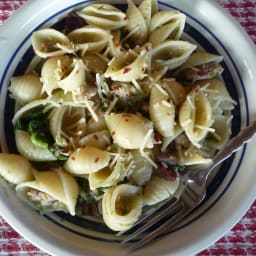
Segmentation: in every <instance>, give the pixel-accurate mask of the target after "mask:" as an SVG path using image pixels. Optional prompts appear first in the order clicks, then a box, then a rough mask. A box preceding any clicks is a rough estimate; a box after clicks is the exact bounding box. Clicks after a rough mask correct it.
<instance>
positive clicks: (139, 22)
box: [125, 0, 148, 45]
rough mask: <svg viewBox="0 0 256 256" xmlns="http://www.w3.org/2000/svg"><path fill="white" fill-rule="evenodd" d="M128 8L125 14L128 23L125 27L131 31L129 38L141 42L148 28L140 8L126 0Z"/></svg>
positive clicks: (144, 39) (145, 36)
mask: <svg viewBox="0 0 256 256" xmlns="http://www.w3.org/2000/svg"><path fill="white" fill-rule="evenodd" d="M127 4H128V8H127V10H126V14H127V16H128V23H127V25H126V26H125V29H126V30H127V31H128V32H130V33H131V39H132V40H133V41H134V42H136V44H139V45H141V44H143V43H144V42H145V41H146V39H147V36H148V28H147V24H146V21H145V18H144V17H143V15H142V13H141V11H140V9H139V8H138V7H137V6H136V5H135V4H134V3H133V2H132V0H127Z"/></svg>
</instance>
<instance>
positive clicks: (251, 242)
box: [0, 0, 256, 256]
mask: <svg viewBox="0 0 256 256" xmlns="http://www.w3.org/2000/svg"><path fill="white" fill-rule="evenodd" d="M216 1H217V2H218V3H219V4H220V5H222V6H223V7H224V8H226V9H227V10H228V11H229V12H230V13H231V14H232V15H233V17H235V18H236V19H237V20H238V21H239V22H240V24H241V25H242V26H243V27H244V29H245V30H246V31H247V33H248V34H249V35H250V36H251V38H252V40H253V41H254V43H255V44H256V0H216ZM25 2H26V0H17V1H16V0H14V1H8V0H0V25H2V24H3V23H4V21H5V20H6V19H7V18H8V17H9V16H10V15H11V14H12V13H13V11H14V10H16V9H18V8H19V7H20V6H21V5H22V4H23V3H25ZM0 255H1V256H3V255H13V256H16V255H31V256H32V255H33V256H34V255H36V256H40V255H42V256H43V255H44V256H45V255H47V254H46V253H44V252H43V251H41V250H40V249H38V248H37V247H36V246H34V245H32V244H31V243H30V242H28V241H27V240H25V239H24V238H23V237H22V236H20V235H19V234H18V233H17V232H16V231H14V230H13V229H12V228H11V227H10V225H9V224H7V223H6V221H5V220H4V219H3V218H2V217H1V216H0ZM204 255H251V256H256V201H255V202H254V203H253V204H252V206H251V208H250V209H249V210H248V212H247V213H246V214H245V215H244V217H243V218H242V219H241V220H240V222H239V223H238V224H236V225H235V226H234V227H233V228H232V229H231V230H230V231H229V232H228V233H227V234H226V235H225V236H223V237H222V238H221V239H219V240H218V241H217V242H216V243H215V244H213V245H212V246H210V247H209V248H207V249H205V250H204V251H202V252H200V253H199V254H198V256H204Z"/></svg>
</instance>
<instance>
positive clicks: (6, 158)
mask: <svg viewBox="0 0 256 256" xmlns="http://www.w3.org/2000/svg"><path fill="white" fill-rule="evenodd" d="M0 175H1V176H2V177H3V178H4V179H5V180H7V181H8V182H10V183H12V184H15V185H16V184H20V183H22V182H26V181H30V180H32V179H33V175H32V165H31V164H30V162H29V161H28V160H27V159H26V158H24V157H23V156H20V155H15V154H7V153H0Z"/></svg>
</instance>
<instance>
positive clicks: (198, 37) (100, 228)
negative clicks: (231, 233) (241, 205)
mask: <svg viewBox="0 0 256 256" xmlns="http://www.w3.org/2000/svg"><path fill="white" fill-rule="evenodd" d="M89 2H91V1H81V2H79V3H77V4H75V5H72V6H70V7H67V8H65V9H63V10H60V11H59V12H57V13H55V14H54V15H52V16H50V17H49V18H48V19H46V20H45V21H43V22H42V23H40V24H39V25H38V26H37V27H35V30H37V29H38V28H40V27H41V26H43V25H45V24H46V23H48V22H50V21H51V20H52V19H54V18H56V17H57V16H59V15H62V14H63V13H64V12H67V11H69V10H71V9H73V8H76V7H78V6H80V5H82V4H86V3H89ZM159 4H160V5H162V6H165V7H168V8H171V9H177V8H175V7H174V6H172V5H169V4H167V3H163V2H159ZM181 11H182V10H181ZM185 14H186V15H187V17H189V18H190V19H191V20H193V21H194V22H195V23H196V24H197V25H198V26H199V27H200V31H206V32H208V33H209V34H210V35H211V37H212V38H214V39H215V40H216V42H217V43H218V45H219V46H220V47H221V48H222V50H223V51H224V52H225V53H226V55H227V56H228V58H229V60H230V61H231V63H232V65H233V69H234V70H235V72H236V73H237V75H238V77H239V82H240V85H241V87H242V91H243V97H244V99H245V105H246V106H245V109H246V113H243V114H245V115H246V123H247V124H248V122H249V114H248V113H249V111H248V100H247V96H246V91H245V86H244V84H243V82H242V79H241V74H240V73H239V70H238V68H237V66H236V65H235V63H234V61H233V59H232V57H231V54H230V53H229V52H228V51H227V49H226V48H225V46H224V45H223V43H222V42H221V41H220V40H219V39H218V38H217V37H216V36H215V35H214V33H213V32H212V31H210V30H209V29H208V28H207V27H206V26H205V25H204V24H202V23H201V22H200V21H198V20H197V19H195V18H194V17H192V16H190V15H189V14H188V13H185ZM61 22H62V21H60V22H58V23H56V24H55V25H54V27H56V28H58V27H60V26H61V24H62V23H61ZM32 33H33V31H31V33H30V34H28V35H27V36H26V37H25V38H24V40H23V41H22V42H21V44H20V45H19V46H18V47H17V49H16V50H15V51H14V53H13V55H12V57H11V58H10V60H9V62H8V64H7V66H6V68H5V71H4V74H3V77H2V79H1V85H2V84H3V83H4V81H5V79H6V75H7V73H8V70H9V68H10V66H11V65H12V63H13V61H14V60H15V57H16V55H17V53H18V52H19V51H20V50H21V49H22V47H23V46H24V44H25V43H26V42H27V41H28V40H30V37H31V34H32ZM185 33H187V34H188V35H191V37H192V38H193V39H194V40H195V41H196V42H197V43H199V44H200V45H202V46H203V47H204V49H205V50H207V51H209V52H212V53H218V52H217V50H216V48H215V47H214V45H213V44H212V43H210V42H209V41H208V40H207V39H206V38H205V37H204V36H203V34H202V33H203V32H202V33H201V32H199V31H198V30H197V29H196V28H194V27H192V26H191V25H189V24H186V27H185ZM33 56H34V53H33V50H32V47H30V48H29V49H28V50H27V51H26V53H25V54H24V56H23V58H22V62H20V63H18V65H17V67H16V69H15V72H14V75H21V74H23V73H24V71H25V69H26V67H27V65H28V64H29V63H30V61H31V59H32V58H33ZM223 67H224V69H225V72H224V73H223V79H224V81H225V83H226V84H227V85H228V87H227V88H228V90H229V93H230V94H231V96H232V98H233V99H235V100H236V101H237V102H239V99H238V94H237V90H236V88H235V83H234V80H233V78H232V75H231V72H230V70H229V67H228V66H227V65H226V63H225V62H224V63H223ZM230 85H231V86H230ZM13 112H14V102H13V100H12V99H11V98H10V97H9V96H7V100H6V104H5V112H4V115H5V136H6V141H7V143H8V148H9V150H10V151H11V152H16V149H15V141H14V135H13V128H12V123H11V119H12V115H13ZM233 114H234V117H235V118H234V120H233V122H232V134H233V136H234V135H236V134H237V133H238V131H239V130H240V126H241V115H240V107H239V106H237V107H236V110H235V111H234V113H233ZM10 131H12V133H10ZM245 150H246V147H244V148H243V151H242V154H241V156H240V159H239V161H238V164H237V166H236V168H235V171H234V173H233V175H232V177H231V178H230V180H229V181H228V183H227V185H226V186H225V188H224V189H223V191H222V192H221V194H220V195H219V196H218V197H217V198H216V199H215V200H214V201H213V202H212V203H211V204H210V205H209V206H207V208H206V209H205V210H204V211H203V212H201V213H200V214H199V215H197V216H196V217H195V218H193V219H192V220H191V221H190V222H188V223H186V224H185V225H183V226H181V227H179V229H180V228H183V227H185V226H186V225H188V224H190V223H192V222H193V221H195V220H196V219H198V218H199V217H200V216H201V215H202V214H205V213H206V212H207V211H208V210H209V209H210V208H211V207H212V206H213V205H214V204H216V202H217V201H218V200H219V199H220V198H221V197H222V196H223V195H224V194H225V192H226V191H227V189H228V188H229V186H230V185H231V183H232V181H233V179H234V178H235V176H236V174H237V172H238V171H239V168H240V165H241V163H242V160H243V156H244V153H245ZM233 159H234V156H233V157H232V158H230V159H228V160H227V161H226V162H225V163H224V164H223V165H222V167H221V169H220V171H219V172H218V173H217V175H216V176H215V178H214V179H213V181H212V182H211V183H210V184H209V186H208V189H207V197H208V198H209V197H211V196H212V195H213V193H214V192H215V191H216V190H217V189H218V188H219V186H220V185H221V183H222V182H223V180H224V179H225V177H226V175H227V174H228V171H229V168H230V166H231V164H232V162H233ZM205 204H207V200H206V201H205ZM45 218H47V219H48V220H50V221H51V222H53V223H55V224H56V225H58V226H60V227H62V228H64V229H66V230H68V231H70V232H72V233H75V234H78V235H80V236H83V237H87V238H90V239H94V240H99V241H104V242H119V239H117V237H116V236H114V235H113V232H112V231H111V230H109V229H108V228H106V226H105V225H103V224H99V223H97V222H94V221H89V220H84V219H82V218H80V217H72V216H70V215H68V214H64V213H56V214H55V215H54V217H52V215H45ZM63 219H64V220H65V222H63V221H62V220H63ZM67 222H70V223H71V224H72V225H68V223H67ZM75 226H77V227H79V228H80V227H84V228H85V231H84V232H81V231H79V230H78V229H76V228H75ZM86 229H87V230H90V231H94V233H93V232H88V234H86V232H87V231H86ZM95 232H99V233H98V234H97V233H96V234H95ZM102 234H103V235H104V234H106V238H104V237H102Z"/></svg>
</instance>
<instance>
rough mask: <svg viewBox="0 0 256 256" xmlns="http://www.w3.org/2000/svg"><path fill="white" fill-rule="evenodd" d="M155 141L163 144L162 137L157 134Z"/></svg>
mask: <svg viewBox="0 0 256 256" xmlns="http://www.w3.org/2000/svg"><path fill="white" fill-rule="evenodd" d="M154 140H155V141H156V142H161V140H162V136H161V135H160V134H159V133H156V134H155V135H154Z"/></svg>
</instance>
